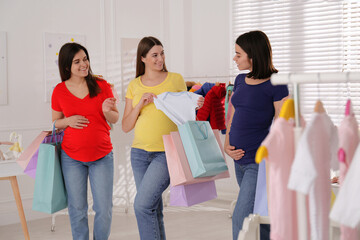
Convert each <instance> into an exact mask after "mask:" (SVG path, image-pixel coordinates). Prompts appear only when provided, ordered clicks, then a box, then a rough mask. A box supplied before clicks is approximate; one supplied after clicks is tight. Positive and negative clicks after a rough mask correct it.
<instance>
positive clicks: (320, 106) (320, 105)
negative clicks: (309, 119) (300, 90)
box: [314, 73, 325, 113]
mask: <svg viewBox="0 0 360 240" xmlns="http://www.w3.org/2000/svg"><path fill="white" fill-rule="evenodd" d="M317 78H318V82H317V90H318V100H317V101H316V103H315V107H314V112H316V113H324V112H325V108H324V105H323V103H322V102H321V100H320V90H319V82H320V73H318V75H317Z"/></svg>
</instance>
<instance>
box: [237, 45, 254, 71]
mask: <svg viewBox="0 0 360 240" xmlns="http://www.w3.org/2000/svg"><path fill="white" fill-rule="evenodd" d="M235 53H236V54H235V56H234V58H233V60H234V61H235V63H236V65H237V67H238V69H239V70H250V71H252V62H251V59H249V57H248V55H247V53H246V52H245V51H244V50H243V49H242V48H241V47H240V46H239V45H237V44H235Z"/></svg>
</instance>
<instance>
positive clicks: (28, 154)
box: [16, 131, 51, 170]
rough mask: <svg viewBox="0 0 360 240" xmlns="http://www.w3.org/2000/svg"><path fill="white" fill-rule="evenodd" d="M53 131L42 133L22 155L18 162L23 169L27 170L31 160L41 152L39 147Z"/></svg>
mask: <svg viewBox="0 0 360 240" xmlns="http://www.w3.org/2000/svg"><path fill="white" fill-rule="evenodd" d="M50 133H51V131H42V132H41V133H40V134H39V135H38V136H37V137H36V138H35V139H34V140H33V141H32V142H31V143H30V145H29V146H28V147H27V148H26V149H25V150H24V151H23V152H22V153H21V155H20V157H19V158H18V159H17V160H16V162H17V163H18V164H19V165H20V167H21V168H22V169H24V170H25V169H26V167H27V165H28V164H29V162H30V160H31V158H32V157H33V156H34V154H36V153H37V152H38V151H39V146H40V144H41V143H42V141H43V140H44V138H45V137H46V136H47V135H48V134H50Z"/></svg>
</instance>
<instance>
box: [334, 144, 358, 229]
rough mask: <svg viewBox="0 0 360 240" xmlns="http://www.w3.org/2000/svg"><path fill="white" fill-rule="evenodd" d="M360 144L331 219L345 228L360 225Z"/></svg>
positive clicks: (338, 195)
mask: <svg viewBox="0 0 360 240" xmlns="http://www.w3.org/2000/svg"><path fill="white" fill-rule="evenodd" d="M359 169H360V144H359V145H358V147H357V149H356V151H355V154H354V157H353V160H352V162H351V165H350V167H349V170H348V172H347V174H346V178H345V179H344V182H343V183H342V184H341V187H340V190H339V192H338V194H337V196H336V201H335V203H334V205H333V207H332V209H331V212H330V218H331V219H332V220H333V221H335V222H338V223H340V224H343V225H345V226H348V227H351V228H356V227H357V226H359V224H360V205H359V201H358V199H360V184H359V182H360V174H359Z"/></svg>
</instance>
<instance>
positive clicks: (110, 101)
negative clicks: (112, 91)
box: [102, 98, 119, 123]
mask: <svg viewBox="0 0 360 240" xmlns="http://www.w3.org/2000/svg"><path fill="white" fill-rule="evenodd" d="M102 110H103V113H104V116H105V119H106V121H108V122H109V123H116V122H117V121H118V120H119V110H118V109H117V107H116V98H107V99H105V101H104V102H103V105H102Z"/></svg>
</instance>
